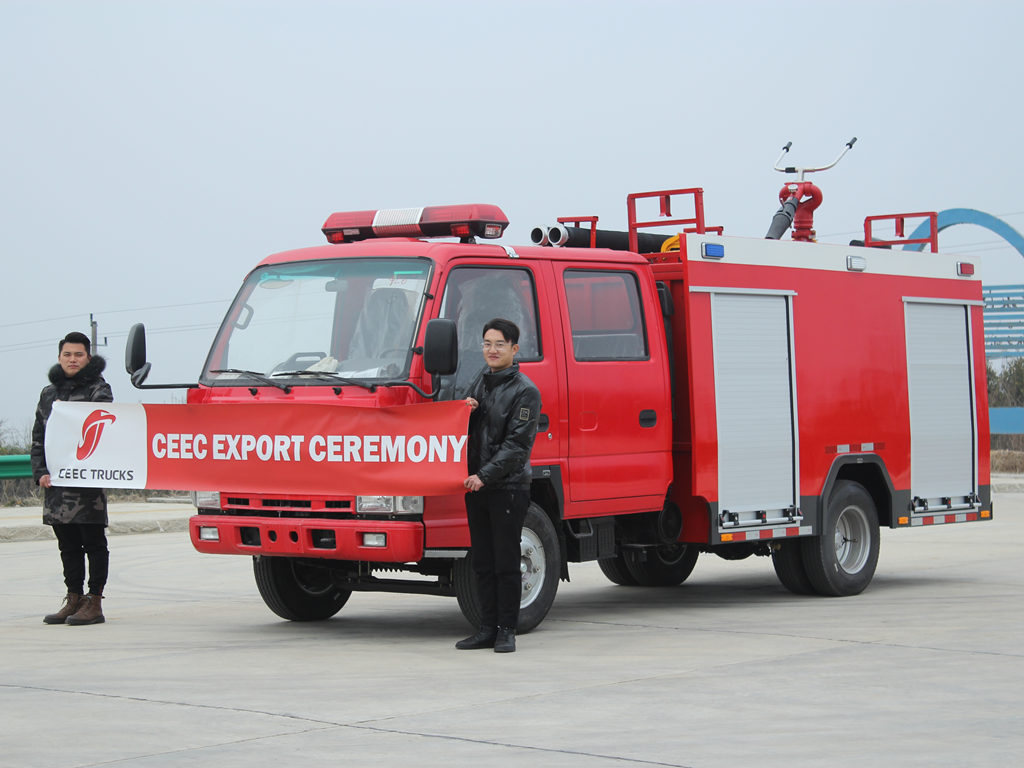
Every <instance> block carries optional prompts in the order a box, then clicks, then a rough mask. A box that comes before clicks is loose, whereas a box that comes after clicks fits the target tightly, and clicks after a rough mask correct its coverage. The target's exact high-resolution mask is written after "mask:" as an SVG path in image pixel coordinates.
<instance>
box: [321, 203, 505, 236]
mask: <svg viewBox="0 0 1024 768" xmlns="http://www.w3.org/2000/svg"><path fill="white" fill-rule="evenodd" d="M507 226H508V217H507V216H505V214H504V213H503V212H502V210H501V209H500V208H499V207H498V206H496V205H483V204H470V205H432V206H427V207H426V208H386V209H381V210H379V211H344V212H340V213H332V214H331V215H330V216H328V217H327V221H325V222H324V225H323V227H322V231H323V233H324V236H325V237H326V238H327V242H329V243H352V242H355V241H356V240H367V239H369V238H374V237H458V238H460V239H462V240H468V239H470V238H472V237H483V238H486V239H489V240H490V239H494V238H497V237H501V235H502V233H503V232H504V231H505V228H506V227H507Z"/></svg>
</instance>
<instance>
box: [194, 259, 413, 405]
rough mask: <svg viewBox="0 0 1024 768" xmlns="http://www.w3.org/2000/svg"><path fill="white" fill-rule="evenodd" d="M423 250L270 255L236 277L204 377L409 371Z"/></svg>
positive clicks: (337, 377)
mask: <svg viewBox="0 0 1024 768" xmlns="http://www.w3.org/2000/svg"><path fill="white" fill-rule="evenodd" d="M430 270H431V263H430V262H429V261H427V260H425V259H400V258H390V259H389V258H374V259H332V260H324V261H304V262H295V263H291V264H272V265H267V266H264V267H260V268H258V269H256V270H254V271H253V272H252V273H251V274H250V275H249V277H248V278H247V279H246V281H245V284H244V285H243V286H242V289H241V290H240V291H239V293H238V296H237V298H236V299H235V302H234V304H233V305H232V306H231V309H230V310H229V311H228V315H227V317H226V318H225V320H224V323H223V325H222V326H221V329H220V332H219V333H218V335H217V340H216V342H215V343H214V345H213V349H212V350H211V352H210V356H209V358H208V360H207V363H206V367H205V369H204V371H203V382H204V383H206V384H212V385H217V384H220V385H225V384H232V385H236V386H237V385H238V384H239V383H244V384H246V385H249V384H251V383H254V382H255V383H260V382H259V379H258V378H257V377H263V379H264V383H265V380H266V379H267V378H271V379H272V380H273V381H274V383H275V384H276V383H278V382H282V381H283V382H287V383H288V384H290V385H303V384H308V385H315V384H319V385H321V386H322V385H323V384H324V382H325V381H338V382H339V383H341V384H344V383H346V381H345V380H346V379H347V380H353V381H352V382H351V383H363V382H366V381H371V382H374V381H376V382H378V383H379V382H380V381H383V380H388V379H395V378H405V377H407V376H408V374H409V364H410V362H411V360H412V346H413V341H414V340H415V338H416V329H417V327H418V324H419V318H420V314H421V312H422V309H423V297H424V293H425V291H426V289H427V285H428V284H429V279H430Z"/></svg>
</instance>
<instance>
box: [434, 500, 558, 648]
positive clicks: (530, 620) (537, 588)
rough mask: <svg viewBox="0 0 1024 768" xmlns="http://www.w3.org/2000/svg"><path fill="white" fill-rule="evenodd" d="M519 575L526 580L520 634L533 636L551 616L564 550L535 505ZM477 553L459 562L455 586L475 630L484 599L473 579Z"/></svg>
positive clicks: (522, 545) (525, 532) (525, 534)
mask: <svg viewBox="0 0 1024 768" xmlns="http://www.w3.org/2000/svg"><path fill="white" fill-rule="evenodd" d="M519 551H520V555H519V572H520V575H521V576H522V585H523V589H522V597H521V600H520V603H519V626H518V627H517V629H516V631H517V632H519V633H521V634H522V633H526V632H529V631H530V630H531V629H534V628H535V627H536V626H537V625H538V624H540V623H541V622H542V621H543V620H544V617H545V616H547V615H548V611H549V610H550V609H551V604H552V603H553V602H554V601H555V593H556V592H557V591H558V577H559V572H560V571H561V549H560V548H559V546H558V534H557V533H556V532H555V526H554V525H552V524H551V519H550V518H549V517H548V516H547V515H546V514H545V513H544V510H543V509H541V508H540V507H539V506H537V505H536V504H533V503H531V504H530V507H529V509H527V511H526V519H525V520H524V521H523V530H522V533H521V534H520V539H519ZM472 556H473V553H472V552H470V553H469V555H468V556H467V557H464V558H462V559H461V560H456V561H455V567H454V574H453V584H454V587H455V596H456V597H457V598H458V600H459V608H460V609H462V615H463V616H465V617H466V620H467V621H468V622H469V623H470V624H472V625H473V626H474V627H479V626H480V623H481V618H480V597H479V595H478V594H477V589H476V578H475V576H474V575H473V566H472Z"/></svg>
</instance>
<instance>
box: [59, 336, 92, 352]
mask: <svg viewBox="0 0 1024 768" xmlns="http://www.w3.org/2000/svg"><path fill="white" fill-rule="evenodd" d="M65 344H84V345H85V354H87V355H91V354H92V352H90V351H89V347H91V346H92V343H91V342H90V341H89V337H88V336H86V335H85V334H84V333H79V332H78V331H72V332H71V333H69V334H68V335H67V336H65V337H64V338H63V339H61V340H60V343H59V344H58V345H57V354H60V353H61V352H63V351H64V345H65Z"/></svg>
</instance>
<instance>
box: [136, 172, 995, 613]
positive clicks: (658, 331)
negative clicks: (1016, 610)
mask: <svg viewBox="0 0 1024 768" xmlns="http://www.w3.org/2000/svg"><path fill="white" fill-rule="evenodd" d="M644 196H647V197H650V196H654V197H657V198H658V199H660V200H662V210H663V212H665V211H667V210H668V209H669V206H668V202H667V201H668V200H669V198H672V197H679V196H684V197H688V198H689V199H692V202H693V205H694V211H695V212H694V215H693V216H691V217H688V218H686V219H680V220H674V221H673V220H669V221H668V222H667V223H670V224H672V223H675V221H678V222H679V227H678V230H677V231H679V232H680V234H679V235H678V237H676V238H668V237H665V236H654V240H653V244H652V241H650V240H644V235H645V234H646V233H642V232H639V231H638V230H640V229H642V228H643V226H644V224H645V222H639V221H638V220H637V219H636V215H635V209H634V208H633V207H632V206H633V203H634V201H633V199H632V198H633V197H634V196H631V199H630V206H631V207H630V208H629V212H630V213H629V217H630V226H629V228H628V232H623V233H610V234H609V233H603V232H602V231H601V230H598V229H597V228H596V219H595V218H593V217H582V218H579V219H562V220H560V221H559V224H557V225H555V226H553V227H551V228H539V229H538V230H535V234H534V237H533V239H534V244H532V245H528V246H515V247H511V246H507V245H499V244H493V243H490V242H487V241H488V240H490V239H493V238H497V237H500V235H501V234H502V233H503V231H504V229H505V227H506V226H507V220H506V218H505V216H504V214H503V213H502V212H501V211H500V209H498V208H497V207H495V206H485V205H472V206H437V207H428V208H422V209H400V210H387V211H385V210H382V211H359V212H354V213H339V214H334V215H332V216H331V217H329V218H328V219H327V221H326V222H325V224H324V226H323V232H324V234H325V236H326V237H327V240H328V244H326V245H321V246H317V247H311V248H303V249H299V250H293V251H287V252H284V253H279V254H275V255H273V256H270V257H268V258H266V259H264V260H263V262H261V263H260V264H259V265H258V266H257V267H256V268H255V269H254V270H253V271H252V272H251V273H250V274H249V275H248V277H247V278H246V279H245V281H244V283H243V285H242V287H241V289H240V291H239V293H238V295H237V297H236V299H235V301H234V303H233V304H232V306H231V308H230V310H229V311H228V313H227V316H226V318H225V320H224V323H223V325H222V326H221V328H220V331H219V332H218V334H217V336H216V339H215V341H214V343H213V347H212V350H211V352H210V354H209V358H208V360H207V362H206V364H205V366H204V369H203V373H202V375H201V377H200V379H199V382H198V386H197V387H194V388H192V389H191V390H190V391H189V396H188V399H189V402H190V403H233V402H246V403H248V402H254V401H257V402H269V403H295V404H296V405H301V404H303V403H318V404H330V403H337V404H342V405H347V406H356V407H363V408H379V407H383V406H392V405H402V404H412V403H419V402H423V401H424V400H425V399H428V398H436V399H455V398H458V397H460V396H461V395H460V393H461V391H462V390H463V389H464V387H465V386H466V384H467V383H468V382H469V381H470V379H471V378H472V377H473V376H474V375H475V374H476V373H477V371H479V370H480V368H481V367H482V366H483V358H482V355H481V353H480V346H479V345H480V336H481V330H482V327H483V325H484V323H485V322H487V321H488V320H490V319H491V318H494V317H504V318H507V319H510V320H512V321H513V322H515V323H516V324H517V325H518V326H519V328H520V329H521V338H520V351H519V356H518V361H519V363H520V367H521V370H522V371H523V372H524V373H525V374H526V375H527V376H529V378H530V379H531V380H533V381H534V382H535V383H536V384H537V386H538V387H539V388H540V390H541V394H542V399H543V413H542V416H541V419H540V424H539V429H538V434H537V438H536V442H535V446H534V450H533V455H532V459H531V464H532V466H533V473H534V478H533V486H532V491H531V496H532V504H531V506H530V510H529V513H528V516H527V520H526V523H525V525H524V528H523V533H522V540H521V552H522V563H521V572H522V590H523V591H522V610H521V619H520V631H528V630H530V629H532V628H533V627H536V626H537V625H538V624H539V623H540V622H541V621H542V620H543V618H544V616H545V615H546V614H547V612H548V610H549V608H550V607H551V605H552V602H553V600H554V598H555V593H556V590H557V588H558V584H559V581H560V580H562V579H567V578H568V575H569V572H568V563H570V562H583V561H590V560H597V561H598V563H599V565H600V567H601V570H602V571H603V572H604V574H605V575H606V576H607V577H608V578H609V579H610V580H611V581H612V582H614V583H616V584H619V585H623V586H626V587H636V586H647V587H651V586H674V585H678V584H680V583H681V582H683V581H684V580H685V579H686V578H687V576H689V574H690V573H691V571H692V570H693V568H694V566H695V564H696V561H697V559H698V556H699V554H700V553H702V552H703V553H716V554H719V555H721V556H723V557H725V558H727V559H738V558H743V557H747V556H749V555H770V556H771V557H772V560H773V563H774V567H775V570H776V573H777V575H778V577H779V579H780V581H781V582H782V584H783V585H784V586H785V587H786V588H787V589H789V590H791V591H792V592H795V593H798V594H824V595H853V594H857V593H859V592H860V591H861V590H863V589H864V588H865V587H866V586H867V585H868V583H869V582H870V581H871V578H872V576H873V574H874V572H875V568H876V563H877V560H878V556H879V544H880V536H879V530H880V528H881V527H883V526H884V527H889V528H913V527H916V526H921V525H932V524H939V523H954V522H967V521H975V520H984V519H990V518H991V515H992V506H991V499H990V482H989V464H988V438H989V430H988V410H987V401H986V383H985V363H984V357H983V350H984V345H983V343H982V338H983V336H982V334H983V328H982V301H981V281H980V275H979V274H978V273H979V271H980V270H977V269H976V264H975V263H974V261H973V260H965V259H964V258H962V257H957V256H952V255H946V254H942V253H934V252H933V253H927V252H912V251H896V250H888V249H883V248H874V247H863V246H854V245H850V246H847V245H825V244H818V243H814V242H796V241H790V242H783V241H780V240H762V239H753V238H738V237H727V236H724V235H722V234H721V230H720V229H718V230H717V231H715V229H714V228H711V227H707V226H705V224H704V221H703V193H702V192H701V191H700V190H699V189H690V190H670V191H666V192H658V193H645V195H643V196H641V197H644ZM588 222H589V223H590V227H589V229H588V228H587V227H586V226H581V225H585V224H586V223H588ZM653 223H657V224H659V225H664V224H665V223H666V219H665V217H661V218H660V219H657V220H656V221H655V222H653ZM573 225H575V226H573ZM612 235H614V237H613V236H612ZM436 238H443V239H440V240H438V239H436ZM478 238H479V240H481V241H482V242H480V241H478ZM570 241H571V242H570ZM602 241H608V242H611V243H612V247H602ZM561 243H565V244H568V245H572V244H577V245H580V246H581V247H552V246H553V245H557V244H561ZM622 248H625V249H622ZM933 250H935V249H934V247H933ZM640 251H653V252H645V253H641V252H640ZM129 347H133V345H132V344H129ZM453 348H456V349H457V364H456V361H455V360H454V359H452V356H451V355H450V351H451V350H452V349H453ZM143 358H144V353H143ZM140 363H141V359H140V358H138V354H136V360H135V361H134V363H130V364H129V368H130V369H131V368H133V367H134V368H136V369H137V368H138V367H139V366H140ZM195 500H196V504H197V507H198V512H197V514H196V516H195V517H193V518H192V520H191V523H190V535H191V539H192V542H193V544H194V546H195V547H196V549H197V550H199V551H200V552H208V553H221V554H241V555H248V556H251V557H252V558H253V563H254V570H255V577H256V583H257V586H258V588H259V591H260V593H261V595H262V597H263V598H264V600H265V602H266V603H267V605H268V606H269V607H270V608H271V610H273V611H274V612H275V613H277V614H278V615H280V616H282V617H283V618H286V619H290V620H314V619H324V618H328V617H330V616H332V615H334V614H335V613H336V612H337V611H338V610H340V609H341V607H342V606H343V605H344V603H345V602H346V600H347V599H348V598H349V596H350V595H351V593H352V592H354V591H402V592H418V593H425V594H440V595H455V596H456V597H457V598H458V601H459V605H460V607H461V608H462V611H463V613H464V615H465V616H466V618H467V620H469V621H470V622H471V623H473V624H476V623H478V618H479V610H478V606H477V599H476V596H475V593H474V584H473V578H472V575H471V570H470V568H469V563H470V557H471V552H470V539H469V531H468V527H467V525H466V521H465V508H464V502H463V498H462V494H460V493H455V494H451V495H446V496H394V495H390V494H389V492H388V489H387V488H381V489H380V490H379V494H378V495H374V496H356V495H353V494H351V493H349V492H347V491H346V489H345V488H342V487H339V488H338V489H337V492H336V493H333V494H330V495H328V496H314V495H296V494H280V493H275V492H273V490H272V489H271V490H268V491H266V492H259V493H254V492H249V491H245V490H242V489H233V488H219V489H208V490H206V491H202V492H197V493H196V494H195ZM424 577H426V578H424Z"/></svg>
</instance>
